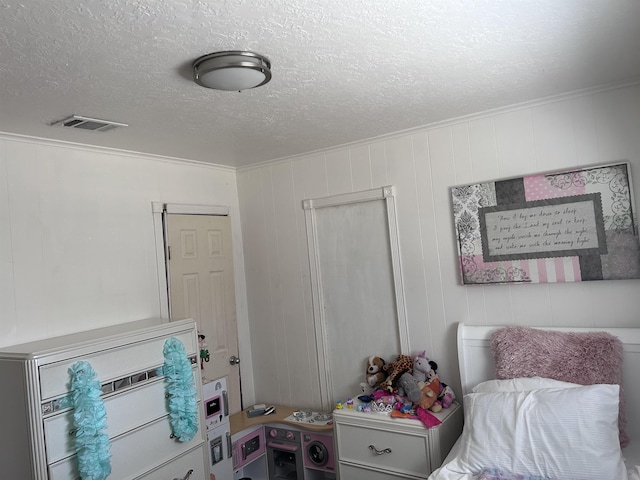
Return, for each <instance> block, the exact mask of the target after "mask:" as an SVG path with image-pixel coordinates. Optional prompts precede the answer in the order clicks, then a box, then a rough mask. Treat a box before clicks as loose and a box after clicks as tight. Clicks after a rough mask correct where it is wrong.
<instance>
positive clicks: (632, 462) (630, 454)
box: [429, 438, 640, 480]
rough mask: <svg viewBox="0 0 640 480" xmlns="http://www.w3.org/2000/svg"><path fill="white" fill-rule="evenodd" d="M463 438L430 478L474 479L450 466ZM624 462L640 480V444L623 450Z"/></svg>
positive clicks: (631, 476) (634, 479) (631, 477)
mask: <svg viewBox="0 0 640 480" xmlns="http://www.w3.org/2000/svg"><path fill="white" fill-rule="evenodd" d="M461 441H462V438H458V440H457V441H456V443H455V444H454V445H453V448H452V449H451V451H450V452H449V454H448V455H447V456H446V458H445V459H444V461H443V462H442V467H440V468H439V469H437V470H436V471H434V472H433V473H432V474H431V476H430V477H429V480H435V479H437V480H473V479H474V477H475V475H473V474H469V473H457V472H455V471H452V470H451V468H450V465H451V461H452V460H453V459H454V458H455V457H456V456H457V455H459V453H460V449H461V445H460V443H461ZM622 455H623V457H624V463H625V466H626V469H627V476H628V480H640V444H637V445H634V443H633V442H631V444H630V445H629V446H628V447H626V448H625V449H624V450H623V451H622Z"/></svg>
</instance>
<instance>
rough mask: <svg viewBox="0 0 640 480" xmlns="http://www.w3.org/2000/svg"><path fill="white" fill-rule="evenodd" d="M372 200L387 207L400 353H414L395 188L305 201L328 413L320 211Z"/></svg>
mask: <svg viewBox="0 0 640 480" xmlns="http://www.w3.org/2000/svg"><path fill="white" fill-rule="evenodd" d="M369 201H384V203H385V205H386V212H387V223H388V225H387V227H388V235H389V245H390V256H391V267H392V275H393V285H394V295H395V306H396V318H397V323H398V325H397V327H398V337H399V341H400V349H401V352H400V353H403V354H409V353H410V352H409V348H410V347H409V329H408V322H407V312H406V304H405V296H404V284H403V280H402V269H401V260H400V245H399V238H398V223H397V213H396V193H395V187H394V186H385V187H381V188H374V189H371V190H364V191H360V192H353V193H346V194H340V195H332V196H329V197H321V198H313V199H305V200H303V202H302V206H303V209H304V213H305V225H306V231H307V246H308V252H309V264H310V272H311V292H312V299H313V318H314V326H315V337H316V349H317V356H318V373H319V380H320V397H321V401H322V406H323V409H325V410H332V409H333V406H334V405H333V402H334V395H333V388H332V384H331V368H330V357H329V345H328V339H327V327H326V320H327V319H326V316H325V308H324V305H323V299H324V295H323V286H322V272H321V271H320V270H321V269H320V250H319V245H318V223H317V218H316V210H317V209H320V208H327V207H336V206H341V205H348V204H352V203H359V202H369ZM354 393H357V392H354Z"/></svg>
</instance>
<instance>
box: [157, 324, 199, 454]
mask: <svg viewBox="0 0 640 480" xmlns="http://www.w3.org/2000/svg"><path fill="white" fill-rule="evenodd" d="M163 353H164V374H165V379H166V382H167V385H166V390H167V398H168V401H167V402H168V408H169V423H170V424H171V432H172V435H173V437H175V438H177V439H178V441H180V442H188V441H189V440H191V439H192V438H193V437H194V436H195V434H196V433H197V432H198V402H197V391H196V386H195V382H194V379H193V370H192V368H191V362H190V361H189V359H188V358H187V354H186V352H185V349H184V345H183V344H182V342H181V341H180V340H178V339H177V338H174V337H171V338H169V339H168V340H167V341H166V342H164V348H163Z"/></svg>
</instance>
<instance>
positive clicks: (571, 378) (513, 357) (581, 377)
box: [491, 327, 629, 447]
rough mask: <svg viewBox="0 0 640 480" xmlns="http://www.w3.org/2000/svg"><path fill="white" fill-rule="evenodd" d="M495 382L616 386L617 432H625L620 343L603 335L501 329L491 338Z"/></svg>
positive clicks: (624, 437)
mask: <svg viewBox="0 0 640 480" xmlns="http://www.w3.org/2000/svg"><path fill="white" fill-rule="evenodd" d="M491 351H492V352H493V359H494V361H495V368H496V372H495V373H496V378H498V379H506V378H520V377H545V378H552V379H554V380H560V381H563V382H571V383H578V384H580V385H594V384H597V383H607V384H618V385H620V404H619V410H620V411H619V415H618V429H619V436H620V446H621V447H624V446H626V445H627V444H628V443H629V436H628V435H627V432H626V431H625V427H626V418H625V413H624V392H623V390H622V342H621V341H620V339H619V338H617V337H614V336H613V335H611V334H609V333H606V332H587V333H575V332H555V331H549V330H538V329H535V328H530V327H504V328H500V329H498V330H495V331H494V332H493V333H492V334H491Z"/></svg>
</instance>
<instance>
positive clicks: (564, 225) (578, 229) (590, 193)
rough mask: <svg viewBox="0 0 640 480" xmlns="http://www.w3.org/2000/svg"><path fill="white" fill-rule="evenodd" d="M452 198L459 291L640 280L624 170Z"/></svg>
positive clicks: (549, 178) (478, 187) (510, 183)
mask: <svg viewBox="0 0 640 480" xmlns="http://www.w3.org/2000/svg"><path fill="white" fill-rule="evenodd" d="M451 193H452V200H453V216H454V223H455V229H456V237H457V238H456V239H457V243H458V259H459V267H460V273H461V279H462V283H463V284H464V285H474V284H495V283H498V284H502V283H509V284H511V283H550V282H581V281H587V280H613V279H629V278H640V243H639V241H638V230H637V225H636V219H635V215H634V208H633V193H632V184H631V176H630V171H629V164H628V163H618V164H613V165H603V166H596V167H588V168H582V169H579V170H572V171H564V172H554V173H546V174H539V175H531V176H526V177H520V178H513V179H508V180H500V181H495V182H487V183H478V184H473V185H464V186H457V187H453V188H452V189H451Z"/></svg>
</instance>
